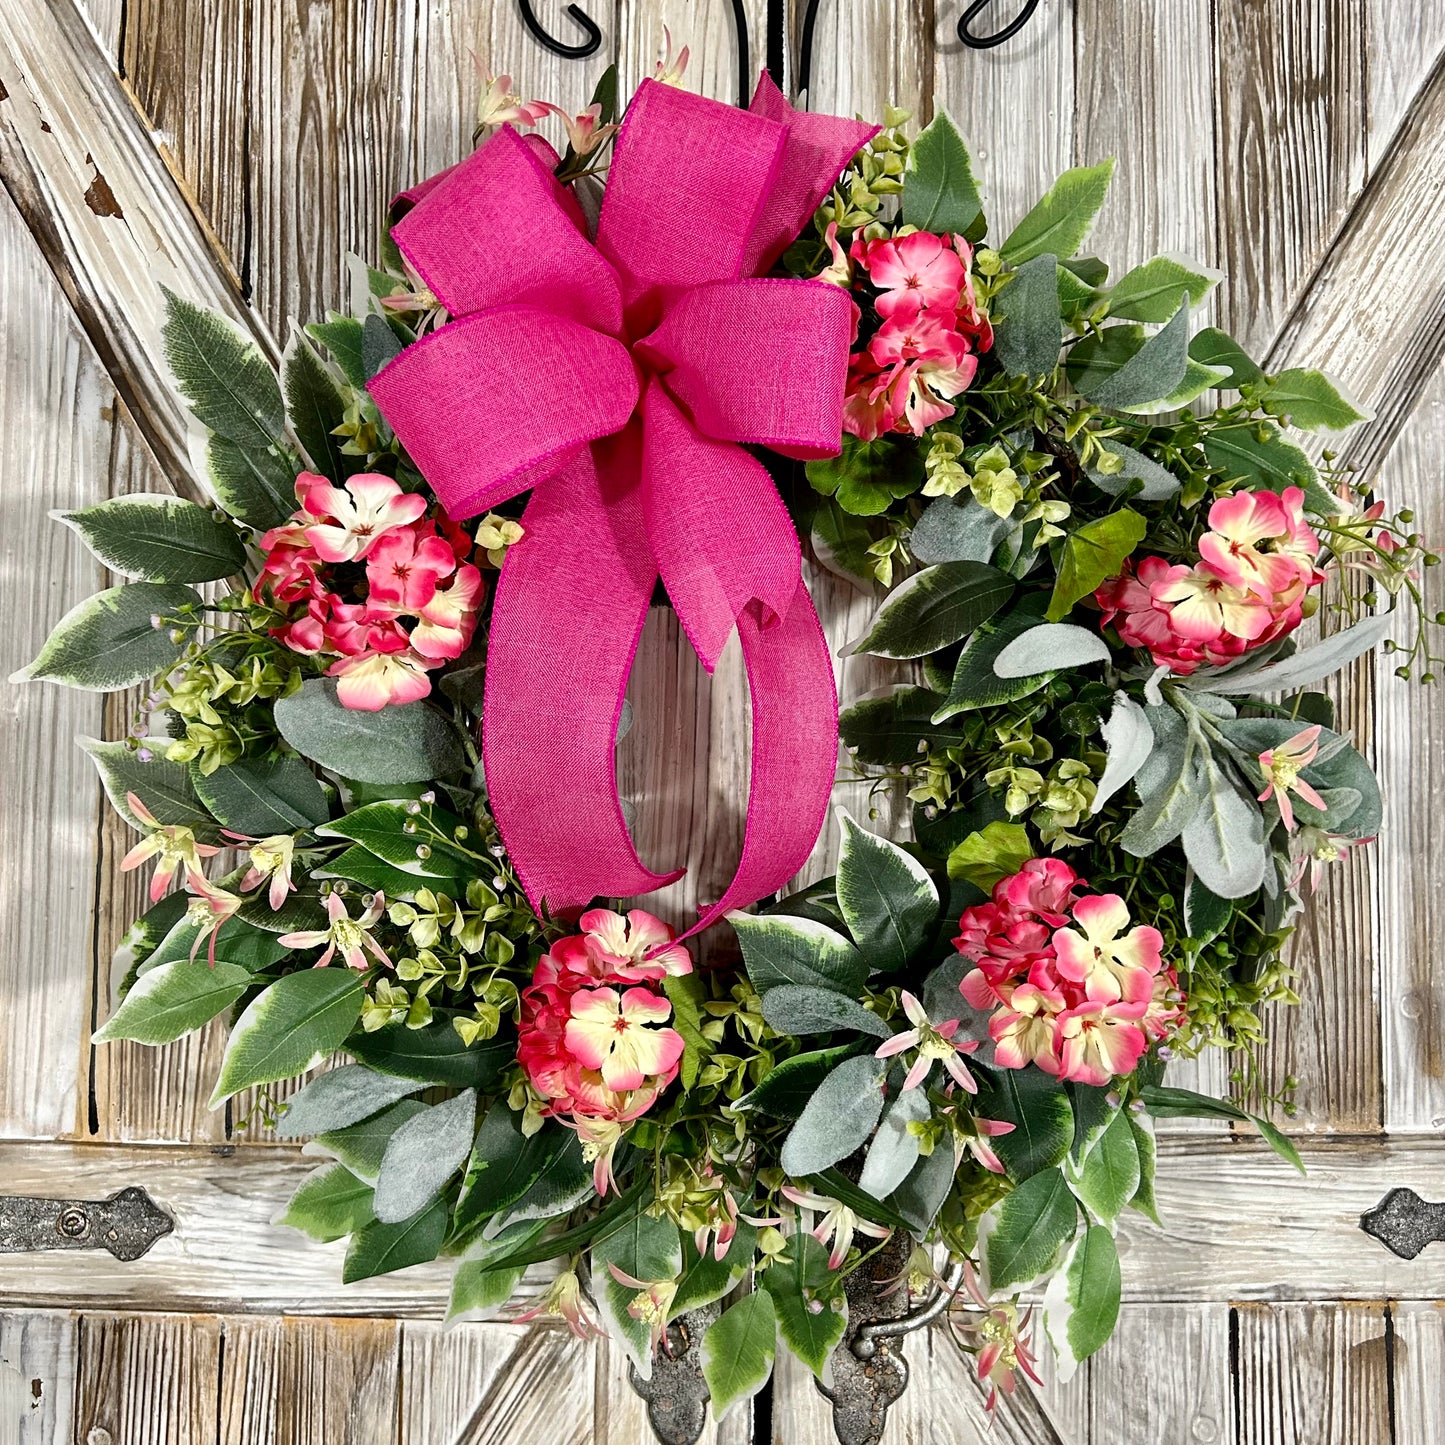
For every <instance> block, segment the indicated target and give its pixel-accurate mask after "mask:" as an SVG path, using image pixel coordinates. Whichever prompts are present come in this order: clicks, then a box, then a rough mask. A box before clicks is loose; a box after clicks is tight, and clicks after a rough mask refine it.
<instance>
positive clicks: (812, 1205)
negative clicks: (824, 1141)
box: [782, 1184, 893, 1269]
mask: <svg viewBox="0 0 1445 1445" xmlns="http://www.w3.org/2000/svg"><path fill="white" fill-rule="evenodd" d="M782 1192H783V1197H784V1198H785V1199H789V1200H791V1201H792V1202H793V1203H794V1204H796V1205H797V1206H798V1207H799V1208H801V1209H811V1210H813V1211H814V1212H815V1213H820V1214H821V1215H822V1216H823V1217H822V1218H821V1219H820V1220H819V1221H818V1223H817V1224H816V1225H815V1226H814V1227H813V1229H812V1230H810V1231H809V1232H810V1233H811V1234H812V1236H813V1238H814V1239H816V1240H817V1241H818V1243H819V1244H822V1245H828V1244H829V1243H830V1242H831V1245H832V1247H831V1249H829V1251H828V1268H829V1269H838V1268H839V1267H840V1266H841V1265H842V1263H843V1261H844V1260H845V1259H847V1258H848V1251H849V1250H850V1249H852V1248H853V1239H854V1237H855V1236H856V1235H859V1234H866V1235H867V1236H868V1237H869V1238H870V1239H887V1238H888V1236H889V1235H890V1234H892V1232H893V1231H892V1230H891V1229H889V1228H888V1227H887V1226H886V1225H882V1224H874V1222H873V1221H872V1220H871V1219H864V1218H863V1217H862V1216H861V1215H860V1214H858V1213H857V1212H856V1211H855V1210H852V1209H850V1208H849V1207H848V1206H847V1205H846V1204H844V1203H842V1202H841V1201H839V1200H837V1199H833V1198H831V1197H830V1196H828V1195H826V1194H814V1193H813V1192H812V1191H811V1190H807V1189H797V1188H795V1187H794V1186H793V1185H791V1184H785V1185H783V1190H782Z"/></svg>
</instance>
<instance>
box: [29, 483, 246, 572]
mask: <svg viewBox="0 0 1445 1445" xmlns="http://www.w3.org/2000/svg"><path fill="white" fill-rule="evenodd" d="M51 516H53V517H55V518H56V519H57V520H59V521H61V522H64V523H65V525H66V526H67V527H69V528H71V530H72V531H74V532H75V533H77V535H79V536H80V537H81V538H82V539H83V540H84V542H85V544H86V545H87V546H88V547H89V548H90V550H91V551H92V552H94V553H95V555H96V556H97V557H99V558H100V560H101V561H102V562H104V563H105V565H106V566H107V567H109V568H110V570H111V571H112V572H119V573H120V574H121V576H123V577H140V578H143V579H144V580H145V581H147V582H215V581H218V580H219V579H220V578H222V577H233V576H235V575H236V573H238V572H239V571H240V570H241V569H242V568H243V567H244V566H245V565H246V549H245V547H244V546H243V545H242V544H241V539H240V537H238V536H237V535H236V532H235V529H234V528H232V527H229V526H227V525H226V524H225V523H224V522H218V521H217V520H216V519H215V517H213V516H212V515H211V513H210V512H208V511H207V510H206V509H205V508H204V507H198V506H197V505H196V504H195V503H194V502H188V501H186V500H184V499H183V498H181V497H171V496H164V495H160V494H156V493H152V492H140V493H136V494H134V495H132V496H127V497H114V498H112V499H111V500H110V501H108V502H101V503H100V504H99V505H98V506H94V507H83V508H81V510H80V511H78V512H52V513H51Z"/></svg>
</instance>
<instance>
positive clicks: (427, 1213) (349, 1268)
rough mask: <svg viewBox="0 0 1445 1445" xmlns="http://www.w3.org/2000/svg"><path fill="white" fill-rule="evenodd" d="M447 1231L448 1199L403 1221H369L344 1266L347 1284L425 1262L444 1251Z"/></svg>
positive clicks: (437, 1201) (355, 1241) (344, 1279)
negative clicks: (443, 1245)
mask: <svg viewBox="0 0 1445 1445" xmlns="http://www.w3.org/2000/svg"><path fill="white" fill-rule="evenodd" d="M446 1234H447V1205H446V1200H444V1199H437V1200H433V1201H432V1203H431V1204H429V1205H427V1207H426V1208H425V1209H423V1210H421V1211H420V1212H419V1213H417V1214H414V1215H413V1216H412V1217H411V1218H410V1219H407V1220H403V1221H402V1222H401V1223H400V1224H382V1223H381V1222H380V1221H378V1222H377V1223H375V1224H368V1225H367V1226H366V1228H365V1229H363V1230H362V1231H361V1233H360V1234H358V1235H356V1236H355V1237H354V1238H353V1239H352V1241H351V1247H350V1248H349V1249H348V1250H347V1251H346V1262H345V1263H344V1264H343V1265H342V1267H341V1280H342V1283H343V1284H355V1283H356V1282H357V1281H358V1280H363V1279H371V1278H373V1277H374V1276H376V1275H379V1274H391V1273H392V1272H393V1271H395V1270H398V1269H406V1268H408V1267H409V1266H410V1265H413V1264H425V1263H426V1262H427V1261H428V1260H431V1259H435V1258H436V1257H437V1255H438V1254H440V1253H441V1248H442V1244H443V1242H444V1241H445V1239H446Z"/></svg>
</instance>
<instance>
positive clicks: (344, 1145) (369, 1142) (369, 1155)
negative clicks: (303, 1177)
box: [306, 1099, 427, 1184]
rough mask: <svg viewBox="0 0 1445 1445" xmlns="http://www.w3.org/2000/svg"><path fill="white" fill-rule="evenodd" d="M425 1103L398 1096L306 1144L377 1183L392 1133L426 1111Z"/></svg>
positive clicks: (310, 1148) (311, 1149) (312, 1152)
mask: <svg viewBox="0 0 1445 1445" xmlns="http://www.w3.org/2000/svg"><path fill="white" fill-rule="evenodd" d="M426 1107H427V1106H426V1105H425V1104H424V1103H422V1101H421V1100H420V1099H398V1100H397V1101H396V1103H394V1104H388V1105H387V1106H386V1108H384V1109H382V1110H381V1111H380V1112H379V1113H376V1114H372V1115H370V1116H369V1117H367V1118H365V1119H362V1120H360V1121H358V1122H357V1123H355V1124H347V1125H346V1126H345V1127H343V1128H340V1129H327V1130H325V1131H324V1132H323V1133H320V1134H318V1135H317V1136H316V1138H315V1139H314V1140H313V1141H312V1142H311V1143H310V1144H308V1145H307V1146H306V1152H307V1153H308V1154H329V1155H331V1156H332V1157H333V1158H335V1159H337V1160H338V1161H339V1162H340V1163H342V1164H344V1165H346V1167H347V1168H348V1169H349V1170H351V1172H352V1173H353V1174H355V1175H356V1176H357V1177H358V1178H360V1179H364V1180H365V1181H366V1182H367V1183H368V1184H375V1183H376V1176H377V1175H378V1174H380V1173H381V1161H382V1160H383V1159H384V1158H385V1157H386V1146H387V1145H388V1144H389V1143H390V1142H391V1136H392V1135H393V1134H395V1133H396V1131H397V1130H398V1129H400V1128H401V1126H402V1125H403V1124H406V1123H408V1122H410V1121H411V1120H412V1119H415V1118H416V1117H417V1116H418V1115H419V1114H424V1113H425V1112H426Z"/></svg>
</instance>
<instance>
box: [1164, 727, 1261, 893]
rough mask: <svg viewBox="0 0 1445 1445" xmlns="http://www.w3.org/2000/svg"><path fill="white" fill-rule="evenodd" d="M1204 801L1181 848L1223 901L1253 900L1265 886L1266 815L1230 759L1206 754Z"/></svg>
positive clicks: (1202, 777) (1202, 756) (1203, 760)
mask: <svg viewBox="0 0 1445 1445" xmlns="http://www.w3.org/2000/svg"><path fill="white" fill-rule="evenodd" d="M1200 761H1201V764H1202V766H1201V768H1200V780H1201V782H1202V783H1203V795H1202V797H1201V798H1200V801H1199V807H1198V808H1197V809H1196V811H1195V813H1194V816H1193V817H1192V818H1190V820H1189V821H1188V823H1186V824H1185V825H1184V831H1183V833H1181V835H1180V842H1181V843H1182V845H1183V847H1184V856H1185V857H1186V858H1187V859H1188V860H1189V864H1190V867H1192V868H1193V869H1194V871H1195V873H1196V874H1197V875H1198V876H1199V878H1200V879H1201V880H1202V881H1203V883H1204V886H1205V887H1206V888H1208V889H1209V890H1210V892H1211V893H1214V894H1216V895H1218V896H1219V897H1220V898H1248V897H1249V895H1250V894H1251V893H1253V892H1254V891H1255V890H1256V889H1257V888H1258V887H1259V886H1260V884H1261V883H1263V881H1264V870H1265V868H1266V867H1267V866H1268V864H1269V855H1268V853H1267V852H1266V849H1265V844H1264V815H1263V814H1262V813H1261V812H1260V806H1259V804H1258V803H1257V802H1256V801H1255V798H1254V794H1253V793H1252V792H1251V791H1250V790H1249V789H1248V788H1246V787H1245V785H1244V782H1243V780H1242V779H1241V778H1240V776H1239V774H1238V773H1237V772H1236V771H1235V768H1234V765H1233V764H1232V763H1231V762H1230V761H1229V759H1228V758H1227V757H1225V758H1220V757H1216V756H1215V753H1214V751H1213V749H1212V748H1201V749H1200Z"/></svg>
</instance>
